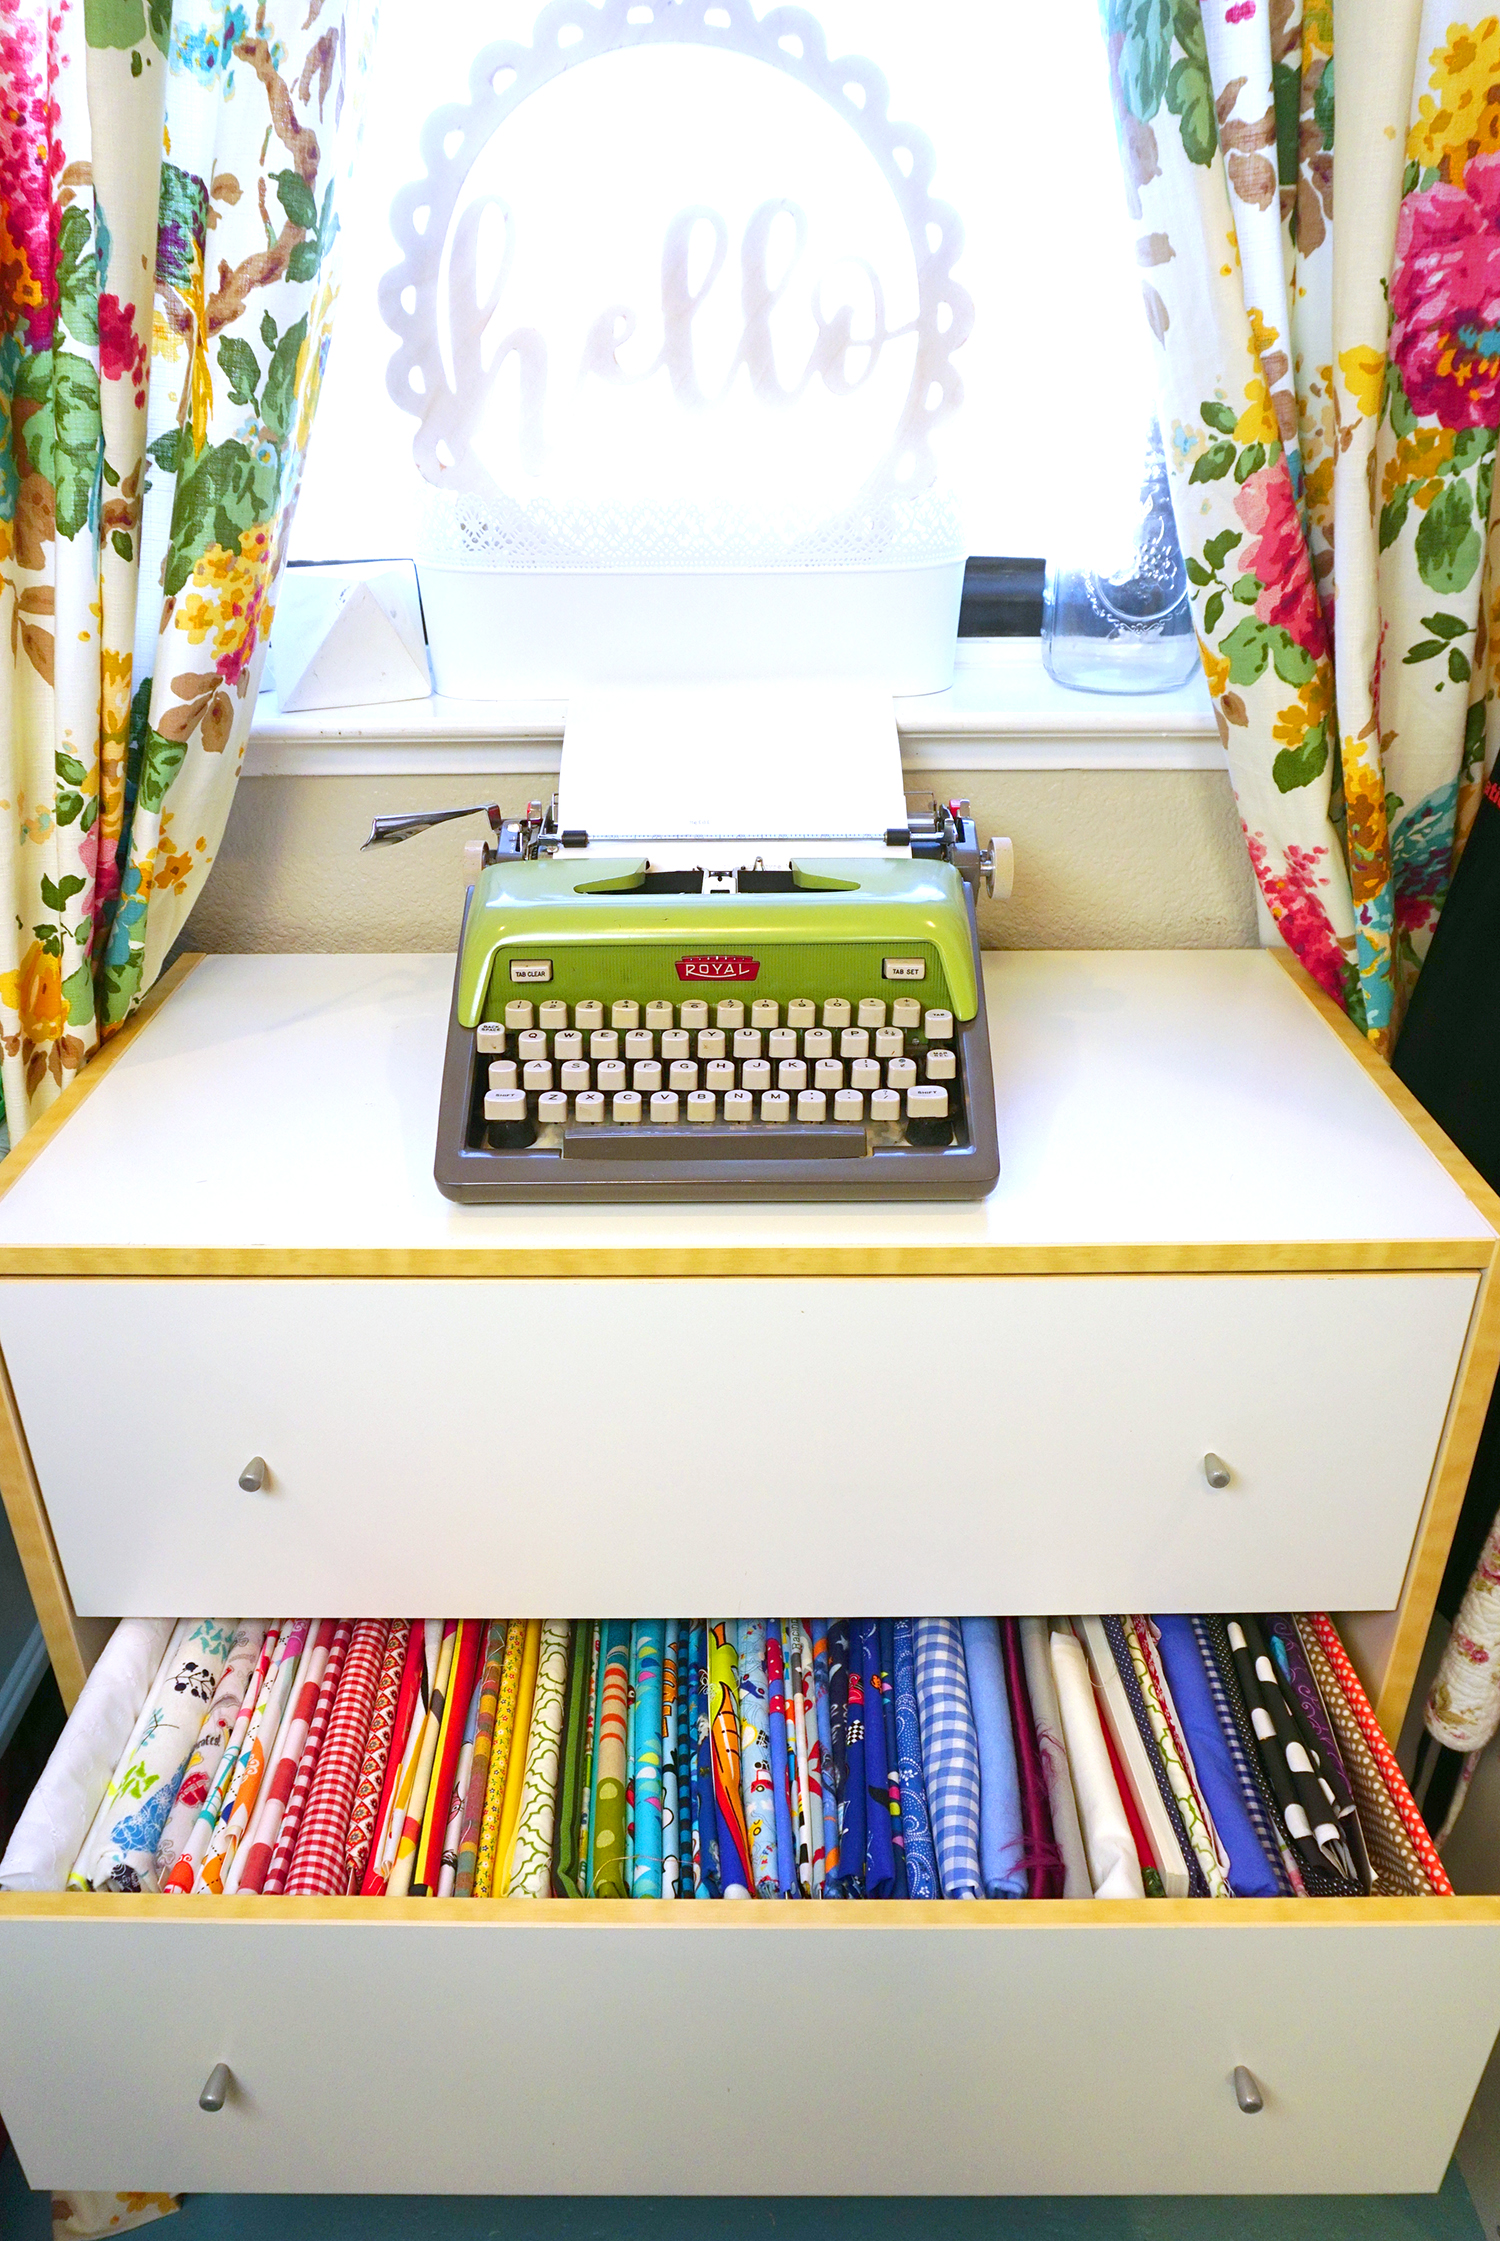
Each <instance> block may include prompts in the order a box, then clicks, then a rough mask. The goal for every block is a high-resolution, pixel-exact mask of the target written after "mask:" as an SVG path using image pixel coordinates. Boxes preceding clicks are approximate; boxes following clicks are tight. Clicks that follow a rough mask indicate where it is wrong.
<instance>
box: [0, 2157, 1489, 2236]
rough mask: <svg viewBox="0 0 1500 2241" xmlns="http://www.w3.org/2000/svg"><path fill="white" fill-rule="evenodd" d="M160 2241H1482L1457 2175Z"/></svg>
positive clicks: (215, 2221)
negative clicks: (1379, 2188)
mask: <svg viewBox="0 0 1500 2241" xmlns="http://www.w3.org/2000/svg"><path fill="white" fill-rule="evenodd" d="M144 2230H145V2231H146V2232H147V2233H156V2232H160V2234H161V2236H162V2241H704V2236H705V2235H706V2234H717V2235H721V2236H724V2237H726V2241H729V2237H731V2236H732V2237H733V2241H741V2237H743V2241H755V2237H759V2236H764V2237H766V2241H771V2237H774V2241H936V2237H937V2236H939V2235H941V2236H942V2241H1482V2234H1481V2228H1480V2224H1479V2220H1478V2219H1477V2218H1476V2217H1475V2215H1474V2211H1473V2208H1472V2206H1471V2204H1470V2202H1469V2197H1468V2195H1467V2193H1466V2192H1465V2190H1464V2183H1463V2181H1462V2179H1461V2178H1460V2177H1459V2175H1458V2171H1457V2169H1456V2168H1454V2169H1451V2170H1450V2171H1449V2173H1448V2177H1447V2180H1446V2182H1445V2184H1444V2186H1443V2190H1442V2192H1441V2194H1435V2195H1426V2194H1392V2195H1316V2196H1313V2195H1268V2196H1265V2197H1261V2198H1252V2197H1248V2196H1245V2195H1231V2196H1226V2197H1219V2198H1214V2197H1208V2196H1204V2197H1187V2196H1180V2195H1179V2196H1174V2197H1170V2198H1167V2199H1160V2200H1147V2199H1143V2198H1137V2199H1128V2198H1121V2197H1114V2198H1111V2197H1103V2198H1100V2199H1097V2200H1087V2199H1084V2198H1082V2197H1078V2196H1073V2197H1069V2196H1054V2197H1052V2198H1050V2199H1038V2200H1034V2201H1027V2200H1017V2199H1011V2200H1005V2201H975V2200H968V2201H917V2202H906V2201H894V2200H890V2199H872V2200H869V2201H859V2202H822V2201H815V2200H808V2199H806V2198H803V2199H788V2200H785V2201H774V2202H764V2201H725V2200H721V2199H713V2198H709V2199H704V2200H693V2201H683V2200H671V2199H667V2198H665V2197H657V2198H645V2199H629V2200H625V2199H612V2198H610V2197H607V2196H594V2197H589V2198H581V2197H573V2198H571V2199H569V2198H565V2197H559V2198H552V2197H545V2198H539V2197H536V2196H528V2197H524V2198H517V2199H515V2200H507V2199H504V2198H502V2197H498V2196H493V2195H452V2196H444V2195H430V2194H425V2195H424V2194H407V2195H309V2194H303V2195H297V2194H248V2195H233V2194H192V2195H189V2196H188V2197H187V2199H186V2201H185V2202H184V2205H183V2208H182V2210H181V2212H180V2213H179V2215H178V2216H176V2217H174V2218H168V2219H165V2220H163V2221H162V2222H161V2224H160V2225H159V2226H155V2227H152V2226H148V2227H146V2228H145V2229H144ZM51 2232H52V2227H51V2222H50V2219H49V2216H48V2200H47V2197H46V2195H45V2194H31V2193H28V2191H27V2189H26V2186H25V2182H24V2181H23V2179H22V2177H21V2173H20V2169H19V2167H18V2165H17V2163H16V2159H15V2155H14V2153H13V2152H12V2151H11V2150H9V2149H7V2151H6V2154H5V2158H4V2161H3V2162H0V2235H3V2236H4V2241H51Z"/></svg>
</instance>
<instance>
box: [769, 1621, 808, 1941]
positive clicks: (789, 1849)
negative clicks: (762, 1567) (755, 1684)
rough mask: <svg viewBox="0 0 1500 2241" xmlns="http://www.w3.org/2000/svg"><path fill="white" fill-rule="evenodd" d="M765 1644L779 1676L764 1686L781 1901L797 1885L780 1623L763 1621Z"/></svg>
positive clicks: (793, 1894) (791, 1896) (794, 1891)
mask: <svg viewBox="0 0 1500 2241" xmlns="http://www.w3.org/2000/svg"><path fill="white" fill-rule="evenodd" d="M766 1640H767V1642H768V1643H769V1642H774V1643H775V1645H776V1652H777V1655H778V1656H779V1658H780V1660H781V1676H782V1677H781V1680H780V1681H779V1682H778V1684H777V1686H776V1688H775V1689H774V1690H773V1689H772V1687H771V1685H770V1682H769V1680H768V1681H767V1684H766V1708H767V1718H768V1719H769V1720H770V1723H771V1787H772V1789H773V1790H774V1791H775V1793H776V1885H777V1889H778V1890H779V1891H780V1893H781V1895H782V1897H783V1898H784V1899H794V1898H796V1896H797V1893H798V1891H799V1889H800V1885H799V1884H798V1881H797V1837H796V1832H795V1830H794V1829H793V1827H792V1792H791V1770H790V1768H789V1766H788V1764H787V1755H786V1646H785V1644H784V1642H783V1641H782V1636H781V1621H780V1619H768V1620H767V1621H766ZM773 1696H774V1697H775V1700H776V1701H775V1708H774V1709H773V1708H772V1698H773Z"/></svg>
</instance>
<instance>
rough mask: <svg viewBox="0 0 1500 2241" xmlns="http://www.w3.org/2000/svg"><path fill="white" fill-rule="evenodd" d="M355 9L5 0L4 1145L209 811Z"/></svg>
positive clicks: (135, 945) (227, 789)
mask: <svg viewBox="0 0 1500 2241" xmlns="http://www.w3.org/2000/svg"><path fill="white" fill-rule="evenodd" d="M373 33H374V15H373V0H0V415H3V422H0V631H3V634H4V635H3V637H0V812H3V813H4V818H5V823H4V825H3V827H0V1086H3V1092H4V1104H5V1114H6V1119H7V1121H8V1125H9V1129H10V1133H11V1137H12V1139H13V1140H14V1139H15V1138H17V1137H19V1136H20V1135H21V1134H22V1133H24V1131H25V1129H26V1127H27V1126H28V1124H29V1122H30V1121H31V1120H32V1119H34V1118H35V1117H36V1115H37V1114H38V1113H39V1112H41V1111H42V1110H43V1109H44V1108H45V1106H46V1105H47V1104H49V1103H50V1102H51V1100H52V1099H53V1098H54V1097H56V1096H57V1094H58V1092H59V1091H60V1089H61V1088H62V1087H63V1086H64V1084H65V1083H66V1082H67V1081H68V1080H69V1078H70V1077H71V1076H72V1075H73V1074H74V1073H75V1072H76V1071H77V1070H78V1068H79V1067H80V1066H82V1065H83V1063H84V1061H85V1060H86V1059H87V1057H88V1055H89V1053H90V1051H91V1050H93V1049H94V1048H95V1047H96V1046H97V1044H98V1043H99V1041H100V1040H101V1039H102V1038H103V1037H106V1036H107V1035H108V1034H109V1033H110V1032H111V1030H112V1029H113V1028H114V1027H116V1026H117V1025H118V1024H119V1022H120V1021H121V1020H123V1019H124V1017H125V1016H126V1014H127V1012H128V1011H129V1010H130V1009H131V1006H132V1005H133V1004H134V1003H135V1002H137V1001H138V999H139V997H140V996H141V994H142V993H143V992H144V990H145V989H146V988H148V987H149V986H150V983H151V981H152V980H153V978H154V977H155V975H156V974H157V972H158V971H159V970H160V968H161V965H162V962H163V960H164V958H165V956H166V954H167V951H168V949H169V947H170V945H171V943H172V941H173V939H174V937H175V936H176V934H177V933H178V931H179V930H180V928H181V926H182V924H183V921H184V920H185V918H186V917H187V914H188V911H189V909H190V908H191V906H192V903H193V900H194V898H195V896H196V895H197V892H198V889H199V888H200V886H201V885H202V883H203V880H204V878H205V876H206V874H207V872H208V868H209V866H210V864H211V863H212V861H213V858H214V853H215V850H216V849H217V847H218V844H219V839H220V835H221V834H222V832H223V829H224V823H225V819H226V817H227V816H228V813H229V804H230V799H231V796H232V793H233V789H234V782H235V778H236V776H237V774H238V770H239V765H240V761H241V758H242V756H243V753H244V747H245V741H246V737H247V735H248V732H249V726H250V716H251V711H252V709H253V707H254V703H255V692H256V686H257V683H258V681H259V677H260V670H261V665H262V662H263V659H264V656H265V650H266V642H267V635H268V632H269V629H270V624H271V616H272V612H273V599H274V587H275V584H276V580H277V575H278V571H279V569H280V566H281V563H282V560H283V558H284V556H285V551H286V542H287V537H288V534H289V531H290V527H291V521H292V513H293V509H294V507H295V505H296V499H297V490H298V484H299V480H300V476H301V468H302V459H303V454H304V451H305V448H306V444H307V438H308V430H309V428H310V425H311V422H312V417H313V413H314V411H315V410H316V407H317V401H318V390H319V385H320V382H321V379H322V373H323V366H324V362H325V359H326V356H327V351H328V340H329V331H330V327H331V324H332V319H333V309H334V302H335V297H336V293H337V266H338V235H339V218H338V210H339V205H340V201H341V198H342V196H343V194H344V192H345V189H346V186H347V179H348V169H349V164H350V161H351V159H352V156H353V152H354V142H355V134H356V125H357V116H358V110H359V98H358V96H359V90H360V83H361V80H362V77H363V75H364V71H365V68H366V64H367V60H368V50H369V43H370V40H371V39H372V37H373ZM7 610H8V612H7Z"/></svg>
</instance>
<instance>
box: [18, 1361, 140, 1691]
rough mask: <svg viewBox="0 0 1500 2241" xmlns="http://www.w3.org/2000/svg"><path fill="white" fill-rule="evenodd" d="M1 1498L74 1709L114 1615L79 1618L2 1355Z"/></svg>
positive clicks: (60, 1684)
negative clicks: (106, 1617)
mask: <svg viewBox="0 0 1500 2241" xmlns="http://www.w3.org/2000/svg"><path fill="white" fill-rule="evenodd" d="M0 1500H3V1501H4V1504H5V1514H6V1516H7V1518H8V1519H9V1520H10V1529H11V1534H12V1537H13V1538H14V1540H15V1544H16V1553H17V1555H18V1556H19V1557H20V1559H21V1569H22V1571H23V1572H24V1573H25V1575H26V1585H27V1588H28V1589H29V1591H30V1594H31V1601H32V1605H33V1608H34V1609H35V1611H36V1615H37V1621H38V1623H39V1625H40V1626H41V1629H42V1639H43V1641H44V1642H45V1643H46V1645H47V1655H48V1657H49V1658H50V1659H51V1661H52V1671H53V1673H54V1674H55V1675H56V1678H57V1686H58V1690H59V1693H60V1694H61V1696H62V1700H63V1707H64V1709H65V1710H66V1711H69V1712H71V1711H72V1709H73V1707H74V1705H75V1704H76V1703H77V1701H78V1696H79V1691H80V1690H81V1689H82V1687H83V1684H84V1682H85V1680H86V1679H87V1678H88V1674H89V1668H90V1667H91V1666H92V1664H93V1662H94V1660H95V1658H96V1657H97V1656H98V1655H99V1652H100V1651H101V1650H102V1649H103V1647H104V1645H105V1643H106V1642H107V1641H108V1639H109V1637H110V1635H111V1633H112V1632H113V1631H114V1624H115V1622H114V1620H113V1619H94V1618H84V1619H81V1618H80V1617H79V1616H78V1614H77V1612H76V1611H75V1610H74V1608H73V1598H72V1596H71V1595H70V1594H69V1592H68V1582H67V1577H66V1575H65V1574H64V1571H63V1568H62V1558H61V1557H60V1556H59V1555H58V1553H57V1543H56V1541H55V1540H54V1539H53V1538H52V1527H51V1524H50V1523H49V1521H48V1517H47V1507H46V1504H45V1503H44V1502H43V1500H42V1490H41V1487H40V1486H39V1484H38V1483H37V1475H36V1470H35V1468H34V1466H33V1464H32V1460H31V1450H30V1448H29V1447H28V1446H27V1444H26V1434H25V1431H24V1430H23V1429H22V1425H21V1417H20V1412H19V1410H18V1409H17V1407H16V1396H15V1394H14V1392H13V1391H12V1389H11V1382H10V1375H9V1372H8V1371H7V1370H6V1367H5V1364H4V1362H3V1361H0Z"/></svg>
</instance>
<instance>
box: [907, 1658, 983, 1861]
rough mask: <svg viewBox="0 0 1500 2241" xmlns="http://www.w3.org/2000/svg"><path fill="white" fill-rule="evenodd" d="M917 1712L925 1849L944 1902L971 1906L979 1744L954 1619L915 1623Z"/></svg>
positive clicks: (976, 1845)
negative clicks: (926, 1814) (928, 1836)
mask: <svg viewBox="0 0 1500 2241" xmlns="http://www.w3.org/2000/svg"><path fill="white" fill-rule="evenodd" d="M914 1633H915V1639H916V1653H917V1711H918V1714H919V1717H920V1721H921V1728H922V1770H923V1773H924V1775H925V1777H926V1781H927V1803H928V1807H929V1809H930V1811H931V1814H932V1842H933V1850H934V1851H935V1852H936V1854H937V1864H938V1880H939V1883H940V1884H941V1886H942V1893H943V1897H944V1898H945V1899H977V1898H978V1897H979V1896H980V1890H981V1887H980V1881H979V1739H978V1737H977V1735H976V1734H975V1732H974V1712H973V1708H972V1706H971V1704H970V1702H969V1677H968V1674H967V1672H966V1670H965V1667H964V1643H963V1634H962V1632H961V1630H960V1628H959V1623H958V1620H957V1619H956V1618H919V1619H918V1620H917V1621H916V1622H915V1627H914Z"/></svg>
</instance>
